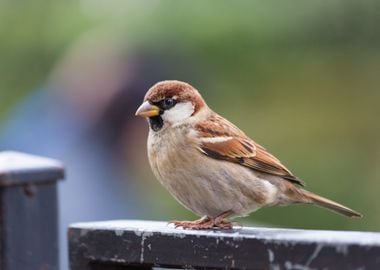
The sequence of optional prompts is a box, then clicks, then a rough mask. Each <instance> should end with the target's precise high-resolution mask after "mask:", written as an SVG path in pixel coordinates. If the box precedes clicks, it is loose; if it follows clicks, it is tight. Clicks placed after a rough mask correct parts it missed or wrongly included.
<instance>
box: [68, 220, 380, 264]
mask: <svg viewBox="0 0 380 270" xmlns="http://www.w3.org/2000/svg"><path fill="white" fill-rule="evenodd" d="M69 248H70V264H71V269H72V270H79V269H81V270H82V269H114V268H107V267H110V265H113V266H119V267H120V268H117V269H124V268H123V267H122V266H124V267H126V268H125V269H128V266H143V267H152V266H162V267H173V268H201V269H205V268H206V269H207V268H209V269H218V268H219V269H304V270H307V269H380V234H379V233H370V232H344V231H316V230H289V229H269V228H250V227H243V228H236V229H234V230H230V231H218V230H214V231H194V230H182V229H174V228H173V227H172V226H168V225H167V224H166V223H164V222H153V221H134V220H125V221H106V222H94V223H78V224H73V225H72V226H70V229H69ZM97 262H102V263H106V264H102V265H97ZM86 267H87V268H86Z"/></svg>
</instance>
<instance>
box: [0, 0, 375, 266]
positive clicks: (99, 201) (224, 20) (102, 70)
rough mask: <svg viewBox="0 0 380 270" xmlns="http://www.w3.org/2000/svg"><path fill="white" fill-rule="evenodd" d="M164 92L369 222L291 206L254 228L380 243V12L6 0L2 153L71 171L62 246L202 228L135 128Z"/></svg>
mask: <svg viewBox="0 0 380 270" xmlns="http://www.w3.org/2000/svg"><path fill="white" fill-rule="evenodd" d="M164 79H179V80H184V81H187V82H189V83H191V84H193V85H194V86H195V87H197V88H198V89H199V90H200V91H201V93H202V94H203V96H204V97H205V99H206V100H207V102H208V104H209V105H210V106H211V107H212V108H213V109H214V110H215V111H217V112H219V113H220V114H222V115H223V116H225V117H226V118H228V119H229V120H231V121H232V122H234V123H236V124H237V125H238V126H239V127H240V128H242V129H243V130H244V131H246V133H247V134H249V135H250V136H251V137H252V138H254V139H255V140H256V141H257V142H259V143H260V144H262V145H264V146H266V148H268V149H269V150H270V151H271V152H272V153H274V154H275V155H276V156H278V157H279V158H280V159H281V160H282V161H283V163H284V164H285V165H287V166H288V167H289V168H291V170H292V171H293V172H294V173H295V174H296V175H298V176H299V177H300V178H302V179H304V180H305V181H306V183H307V187H308V188H309V189H310V190H312V191H314V192H316V193H319V194H321V195H325V196H327V197H329V198H332V199H335V200H337V201H339V202H342V203H344V204H346V205H348V206H350V207H352V208H353V209H356V210H358V211H360V212H362V213H363V214H364V218H363V219H361V220H350V219H347V218H344V217H341V216H339V215H335V214H332V213H329V212H327V211H325V210H322V209H319V208H316V207H310V206H291V207H283V208H271V209H269V208H268V209H263V210H260V211H258V212H256V213H254V214H252V215H251V216H250V217H247V218H245V219H242V220H239V221H240V222H242V223H244V224H249V223H251V222H254V223H256V224H265V225H267V226H276V227H292V228H293V227H294V228H308V229H339V230H364V231H367V230H372V231H378V230H379V228H380V203H379V201H380V200H379V198H380V197H379V192H380V139H379V136H380V121H379V116H380V2H379V1H369V0H362V1H353V0H352V1H347V0H324V1H302V0H295V1H169V0H168V1H158V0H155V1H138V0H134V1H131V0H129V1H122V0H108V1H100V0H81V1H52V0H34V1H9V0H3V1H1V2H0V149H1V150H5V149H10V150H19V151H24V152H29V153H33V154H39V155H47V156H50V157H53V158H58V159H61V160H63V161H64V162H65V163H66V166H67V179H66V181H64V182H62V183H61V184H60V214H61V220H62V221H61V231H62V237H61V241H65V240H64V239H65V238H64V235H65V233H64V231H65V228H66V226H67V224H68V223H71V222H76V221H86V220H99V219H116V218H126V219H127V218H129V219H131V218H145V219H155V220H169V219H192V218H195V216H193V215H192V214H191V213H190V212H188V211H187V210H185V209H184V208H182V207H181V206H180V205H179V204H178V203H176V202H175V200H174V199H173V198H172V197H171V196H170V195H169V194H168V193H167V192H166V191H165V190H164V189H163V188H162V187H161V186H160V185H159V184H158V182H157V181H156V180H155V179H154V177H153V175H152V173H151V172H150V168H149V166H148V161H147V157H146V142H145V141H146V136H147V131H148V128H147V125H146V123H145V122H144V121H143V120H142V119H135V117H134V111H135V109H136V108H137V106H138V105H139V104H140V102H141V100H142V97H143V95H144V93H145V92H146V90H147V89H148V88H149V87H150V86H151V85H152V84H154V83H155V82H157V81H159V80H164ZM62 256H65V255H62ZM63 258H64V257H63ZM63 260H65V259H63ZM63 264H65V262H63Z"/></svg>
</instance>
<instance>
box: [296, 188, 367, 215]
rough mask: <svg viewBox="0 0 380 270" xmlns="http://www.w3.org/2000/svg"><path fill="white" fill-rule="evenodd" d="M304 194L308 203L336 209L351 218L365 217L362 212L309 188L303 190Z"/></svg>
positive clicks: (332, 209)
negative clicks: (313, 191)
mask: <svg viewBox="0 0 380 270" xmlns="http://www.w3.org/2000/svg"><path fill="white" fill-rule="evenodd" d="M302 193H303V195H304V196H305V197H306V199H307V200H308V201H307V202H308V203H313V204H316V205H318V206H320V207H323V208H326V209H328V210H331V211H334V212H336V213H339V214H342V215H344V216H347V217H350V218H361V217H363V215H362V214H360V213H359V212H356V211H354V210H352V209H350V208H348V207H346V206H344V205H341V204H339V203H337V202H334V201H332V200H329V199H327V198H324V197H322V196H319V195H317V194H314V193H312V192H310V191H307V190H302Z"/></svg>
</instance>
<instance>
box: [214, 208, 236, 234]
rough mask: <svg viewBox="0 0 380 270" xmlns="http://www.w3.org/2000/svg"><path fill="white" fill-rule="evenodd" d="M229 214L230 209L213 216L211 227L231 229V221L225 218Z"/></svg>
mask: <svg viewBox="0 0 380 270" xmlns="http://www.w3.org/2000/svg"><path fill="white" fill-rule="evenodd" d="M231 214H232V212H231V211H226V212H223V213H221V214H220V215H218V216H216V217H214V218H213V219H212V220H213V223H214V226H213V227H216V228H219V229H225V230H229V229H232V222H231V221H229V220H228V219H227V217H229V216H230V215H231Z"/></svg>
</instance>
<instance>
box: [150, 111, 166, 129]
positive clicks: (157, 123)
mask: <svg viewBox="0 0 380 270" xmlns="http://www.w3.org/2000/svg"><path fill="white" fill-rule="evenodd" d="M149 125H150V128H151V129H152V130H153V131H159V130H160V129H161V128H162V127H163V126H164V121H163V120H162V117H161V116H160V115H157V116H153V117H149Z"/></svg>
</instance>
